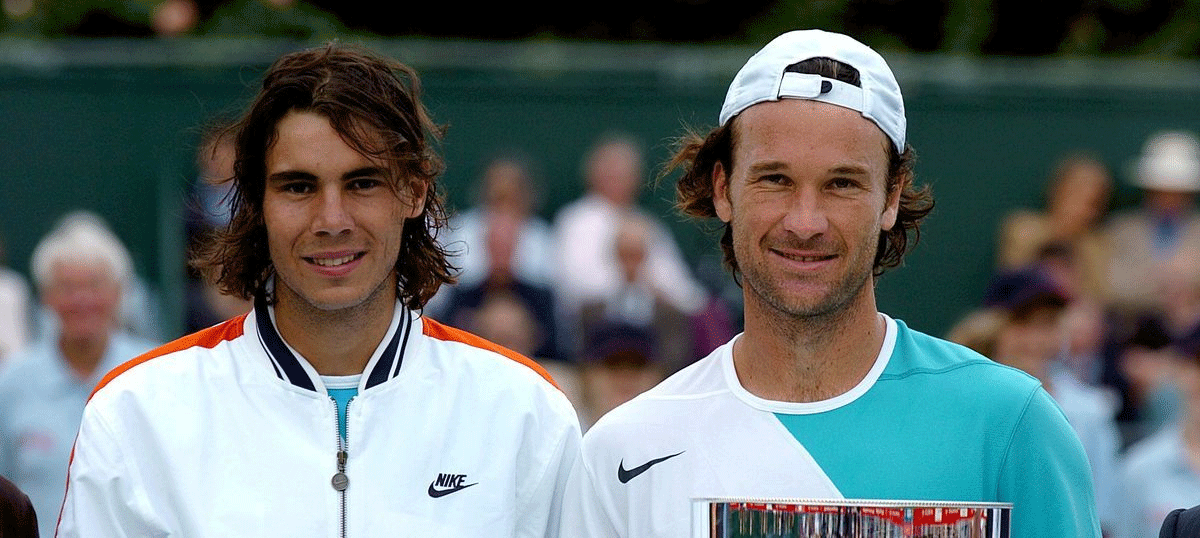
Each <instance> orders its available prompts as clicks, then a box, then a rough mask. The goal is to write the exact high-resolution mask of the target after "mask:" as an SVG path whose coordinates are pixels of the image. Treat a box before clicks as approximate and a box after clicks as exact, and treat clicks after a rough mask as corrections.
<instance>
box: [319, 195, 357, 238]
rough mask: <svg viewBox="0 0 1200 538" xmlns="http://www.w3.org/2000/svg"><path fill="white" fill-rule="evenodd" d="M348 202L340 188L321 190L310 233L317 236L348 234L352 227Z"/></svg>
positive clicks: (352, 221)
mask: <svg viewBox="0 0 1200 538" xmlns="http://www.w3.org/2000/svg"><path fill="white" fill-rule="evenodd" d="M349 202H350V201H349V200H348V199H347V198H346V195H345V193H344V192H342V190H341V189H340V188H323V189H321V194H320V196H318V197H317V203H316V207H315V209H314V211H315V213H316V214H315V215H314V217H313V220H312V228H313V230H312V231H313V232H314V233H316V234H317V235H339V234H342V233H346V232H349V231H350V229H351V228H352V227H353V226H354V219H353V218H352V217H351V215H350V212H349V210H348V208H347V204H348V203H349Z"/></svg>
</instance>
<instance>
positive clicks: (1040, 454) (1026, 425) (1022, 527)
mask: <svg viewBox="0 0 1200 538" xmlns="http://www.w3.org/2000/svg"><path fill="white" fill-rule="evenodd" d="M998 488H999V491H998V498H999V499H1001V500H1005V501H1008V502H1012V503H1013V515H1012V537H1013V538H1040V537H1046V536H1063V537H1068V536H1069V537H1072V538H1100V535H1101V534H1100V521H1099V517H1098V516H1097V513H1096V498H1095V494H1094V491H1093V487H1092V477H1091V471H1090V469H1089V466H1088V460H1087V457H1086V456H1085V455H1084V452H1083V446H1082V445H1081V444H1080V442H1079V438H1078V437H1077V436H1076V435H1075V432H1074V431H1073V430H1072V429H1071V426H1070V425H1069V424H1068V423H1067V419H1066V417H1065V416H1064V415H1063V413H1062V410H1061V409H1059V407H1058V405H1057V404H1056V403H1054V401H1053V400H1052V399H1051V398H1050V395H1049V394H1047V393H1046V391H1045V390H1043V389H1041V388H1037V389H1035V390H1034V392H1033V393H1032V394H1031V395H1030V398H1029V400H1028V402H1027V403H1026V406H1025V410H1024V412H1023V414H1022V415H1021V416H1020V418H1019V420H1018V422H1017V424H1016V427H1015V429H1014V431H1013V436H1012V439H1011V441H1010V443H1009V447H1008V452H1007V454H1006V456H1005V459H1004V464H1003V467H1002V468H1001V470H1000V480H999V483H998Z"/></svg>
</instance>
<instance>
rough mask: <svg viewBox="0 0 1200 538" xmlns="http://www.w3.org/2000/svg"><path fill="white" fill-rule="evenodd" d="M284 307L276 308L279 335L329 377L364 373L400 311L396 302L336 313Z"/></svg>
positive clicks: (373, 303) (375, 303)
mask: <svg viewBox="0 0 1200 538" xmlns="http://www.w3.org/2000/svg"><path fill="white" fill-rule="evenodd" d="M295 302H302V301H295ZM280 306H281V305H279V304H277V305H276V308H275V327H276V329H277V330H278V331H279V336H281V337H283V339H284V340H285V341H286V342H287V343H288V345H290V346H292V348H294V349H295V350H296V351H298V352H299V353H300V354H301V355H303V356H304V358H305V359H307V360H308V362H309V364H312V366H313V368H315V369H316V370H317V373H318V374H320V375H328V376H345V375H356V374H361V373H362V372H363V370H365V369H366V367H367V362H369V361H370V360H371V355H372V354H373V353H374V352H375V349H376V348H377V347H379V342H381V341H382V340H383V337H384V336H385V335H387V330H388V327H389V326H391V323H392V314H393V313H394V308H396V306H395V302H394V301H393V302H390V303H389V302H386V301H371V300H368V301H366V302H364V303H363V304H362V305H359V306H355V307H350V308H345V309H341V310H334V311H327V310H320V309H316V308H280Z"/></svg>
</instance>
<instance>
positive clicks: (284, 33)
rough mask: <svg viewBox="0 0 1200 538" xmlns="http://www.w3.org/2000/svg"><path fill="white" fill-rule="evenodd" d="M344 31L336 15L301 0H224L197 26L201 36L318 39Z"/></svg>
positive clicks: (344, 28) (331, 37) (326, 39)
mask: <svg viewBox="0 0 1200 538" xmlns="http://www.w3.org/2000/svg"><path fill="white" fill-rule="evenodd" d="M345 33H346V27H345V26H344V25H343V24H342V23H341V21H339V20H338V18H337V16H336V15H334V14H333V13H330V12H327V11H323V10H321V9H320V8H318V7H316V6H314V5H312V4H310V3H308V2H304V1H302V0H227V1H225V2H221V3H220V4H219V5H218V6H217V9H216V11H214V12H213V14H212V16H211V17H209V19H208V20H206V21H204V22H203V23H202V24H201V25H200V29H199V34H200V35H203V36H216V37H243V38H244V37H254V36H264V37H285V38H290V39H297V40H321V41H328V40H330V39H333V38H336V37H342V36H343V35H344V34H345Z"/></svg>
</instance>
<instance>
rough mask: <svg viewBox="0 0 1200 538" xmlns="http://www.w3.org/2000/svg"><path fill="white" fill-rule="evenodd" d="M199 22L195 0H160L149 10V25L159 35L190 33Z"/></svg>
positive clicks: (169, 35)
mask: <svg viewBox="0 0 1200 538" xmlns="http://www.w3.org/2000/svg"><path fill="white" fill-rule="evenodd" d="M199 24H200V8H199V6H197V5H196V2H195V0H162V1H161V2H159V3H158V4H157V5H155V6H154V8H153V9H151V10H150V27H151V28H153V29H154V35H157V36H159V37H176V36H181V35H186V34H190V33H192V32H193V31H195V29H196V27H197V26H198V25H199Z"/></svg>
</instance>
